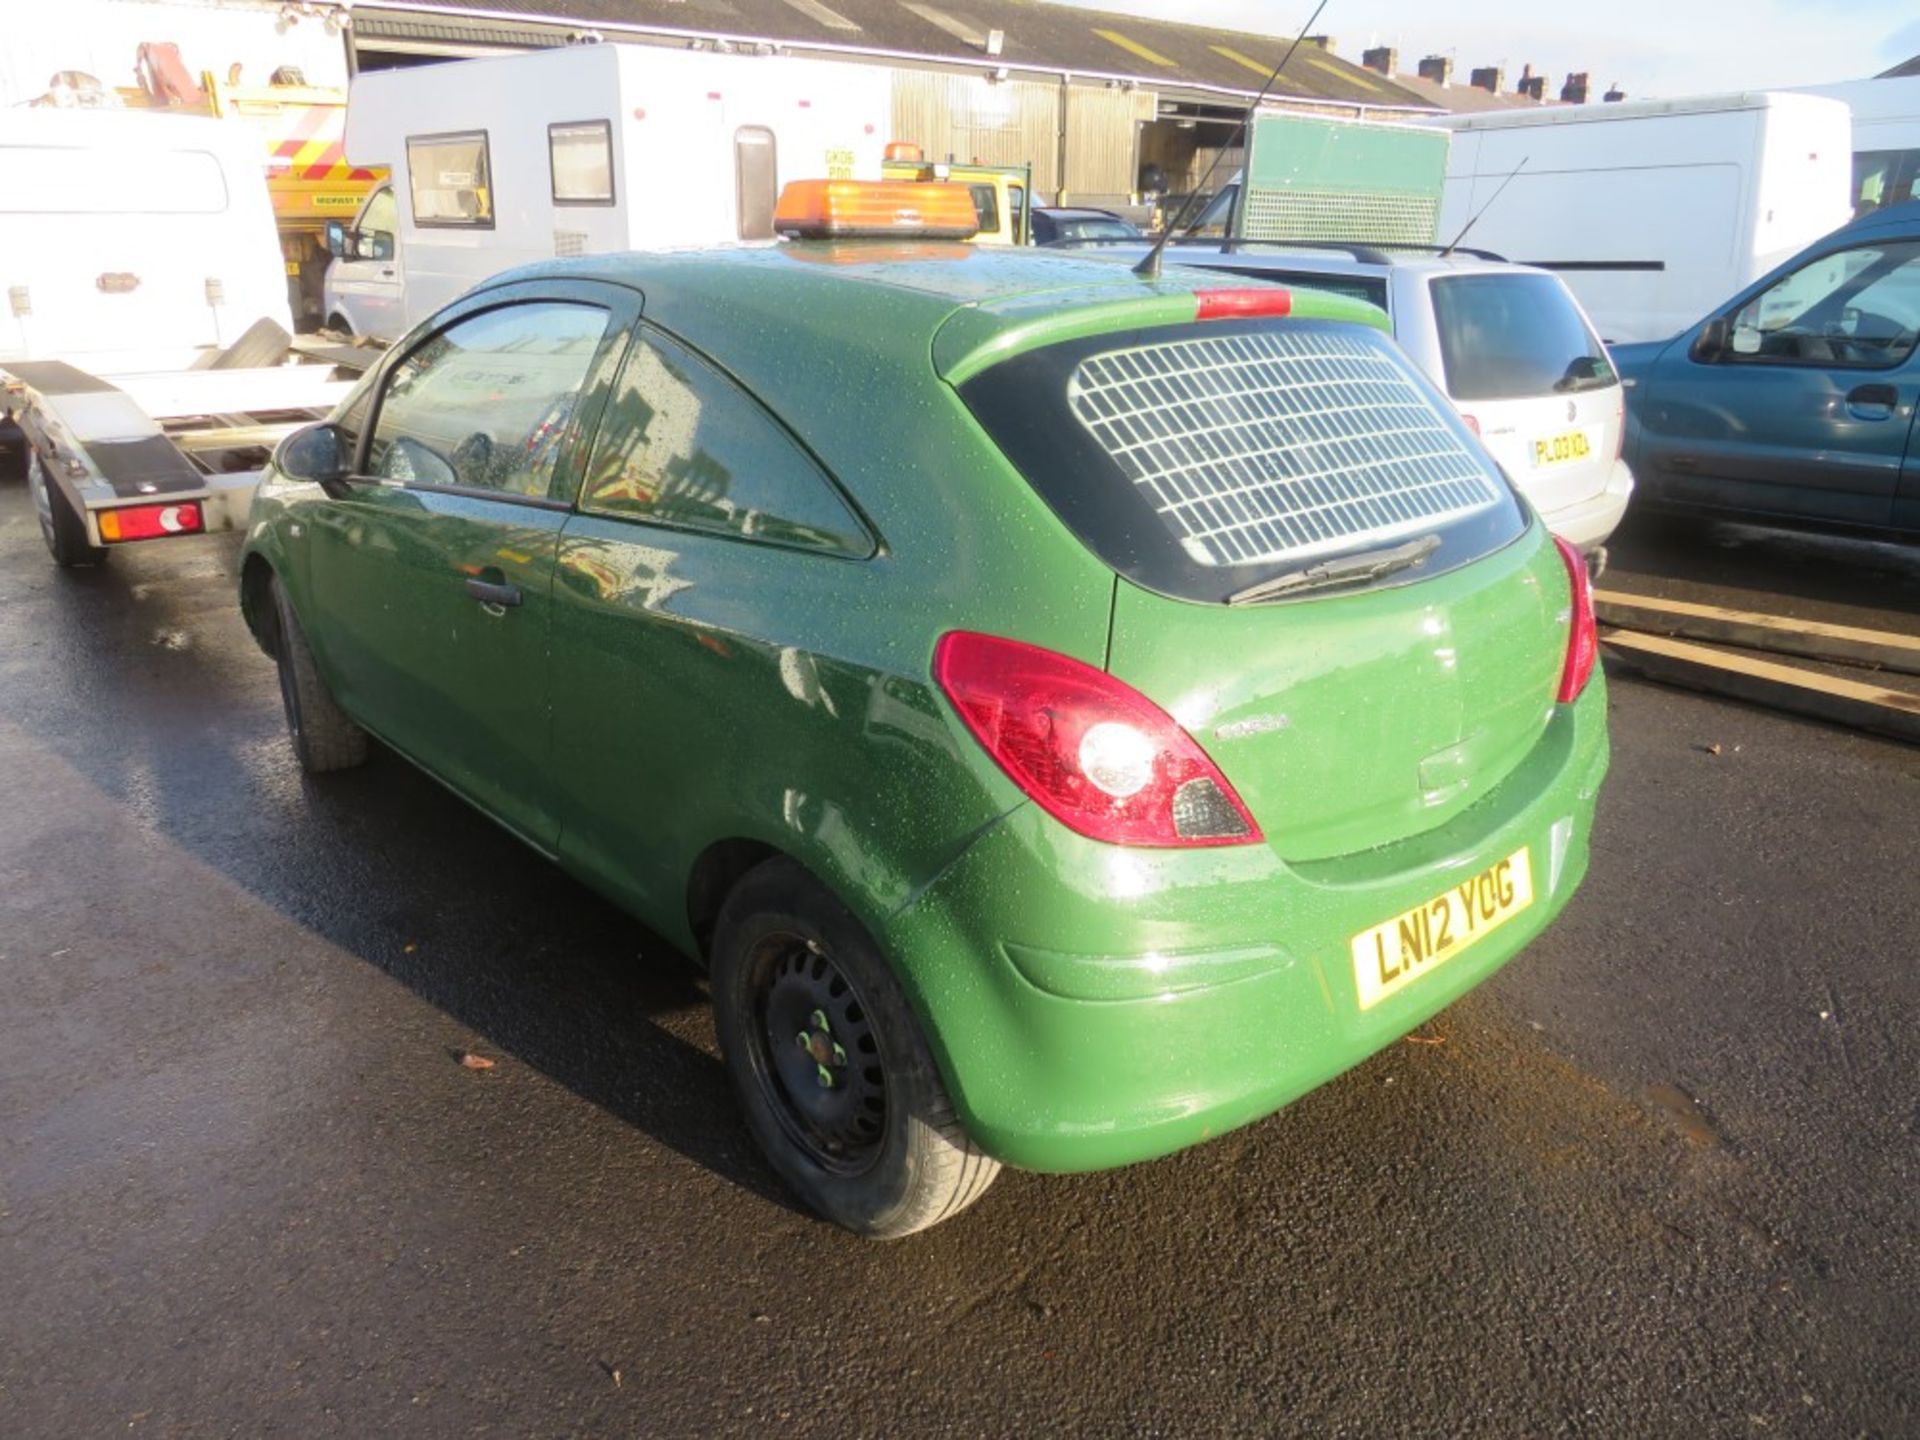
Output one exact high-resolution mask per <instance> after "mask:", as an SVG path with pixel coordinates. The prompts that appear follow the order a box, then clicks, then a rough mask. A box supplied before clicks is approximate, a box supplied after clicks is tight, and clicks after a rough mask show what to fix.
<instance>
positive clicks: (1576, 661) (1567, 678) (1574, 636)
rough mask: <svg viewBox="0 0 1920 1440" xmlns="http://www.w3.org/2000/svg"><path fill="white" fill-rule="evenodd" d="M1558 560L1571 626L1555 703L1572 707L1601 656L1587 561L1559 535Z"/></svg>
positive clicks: (1557, 545) (1555, 539)
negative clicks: (1563, 568)
mask: <svg viewBox="0 0 1920 1440" xmlns="http://www.w3.org/2000/svg"><path fill="white" fill-rule="evenodd" d="M1553 543H1554V546H1555V548H1557V549H1558V550H1559V551H1560V559H1561V561H1562V562H1563V563H1564V564H1565V565H1566V567H1567V584H1568V586H1569V588H1570V589H1571V591H1572V595H1571V602H1570V603H1571V608H1572V611H1573V615H1572V623H1571V624H1570V625H1569V626H1568V627H1567V663H1566V664H1565V665H1564V666H1563V667H1561V671H1560V689H1559V691H1558V692H1557V693H1556V694H1555V695H1554V697H1553V698H1554V699H1555V700H1556V701H1557V702H1558V703H1560V704H1562V705H1571V704H1572V703H1573V702H1574V701H1576V700H1578V699H1579V698H1580V692H1581V691H1582V690H1584V689H1586V688H1587V681H1588V680H1590V679H1592V678H1593V665H1594V661H1595V660H1596V659H1598V658H1599V655H1600V628H1599V626H1598V625H1597V624H1596V623H1595V621H1594V618H1593V585H1592V583H1591V582H1590V581H1589V580H1588V578H1587V559H1586V556H1584V555H1582V554H1581V553H1580V552H1579V551H1578V550H1576V549H1574V548H1573V546H1571V545H1569V544H1568V543H1567V542H1566V541H1564V540H1562V539H1561V538H1560V537H1559V536H1558V535H1556V536H1554V537H1553Z"/></svg>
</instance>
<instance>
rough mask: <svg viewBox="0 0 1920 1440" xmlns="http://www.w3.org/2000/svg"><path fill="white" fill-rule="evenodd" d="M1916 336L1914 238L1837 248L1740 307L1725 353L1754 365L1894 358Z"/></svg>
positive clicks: (1919, 312)
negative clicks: (1845, 248) (1727, 351)
mask: <svg viewBox="0 0 1920 1440" xmlns="http://www.w3.org/2000/svg"><path fill="white" fill-rule="evenodd" d="M1916 339H1920V241H1916V240H1893V241H1882V242H1880V243H1878V244H1875V245H1861V246H1856V247H1855V248H1853V249H1851V250H1838V251H1835V252H1834V253H1832V254H1830V255H1823V256H1821V257H1820V258H1819V259H1817V260H1813V261H1810V262H1808V263H1807V264H1805V265H1803V266H1801V267H1800V268H1799V269H1798V270H1796V271H1794V272H1793V273H1792V274H1791V275H1788V276H1786V277H1785V278H1783V279H1781V280H1778V281H1776V282H1775V283H1774V284H1772V285H1770V286H1768V287H1767V288H1766V289H1765V290H1763V291H1761V292H1760V294H1758V295H1756V296H1755V297H1754V298H1753V299H1751V300H1749V301H1748V302H1747V303H1746V304H1745V305H1743V306H1741V307H1740V309H1739V311H1738V312H1737V313H1736V314H1735V315H1734V316H1733V324H1732V344H1731V347H1730V351H1729V353H1728V354H1727V355H1726V357H1725V358H1726V359H1727V360H1730V361H1735V362H1745V363H1749V364H1751V363H1760V364H1767V363H1773V364H1801V365H1825V366H1849V367H1857V368H1863V369H1873V368H1884V367H1886V366H1890V365H1898V364H1899V363H1900V362H1901V361H1903V360H1905V359H1906V358H1907V357H1908V356H1909V355H1911V354H1912V353H1913V348H1914V342H1915V341H1916Z"/></svg>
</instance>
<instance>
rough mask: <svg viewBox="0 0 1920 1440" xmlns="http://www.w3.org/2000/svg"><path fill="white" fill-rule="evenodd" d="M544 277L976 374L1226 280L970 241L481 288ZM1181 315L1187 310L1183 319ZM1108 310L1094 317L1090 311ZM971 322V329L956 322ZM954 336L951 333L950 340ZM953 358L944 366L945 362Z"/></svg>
mask: <svg viewBox="0 0 1920 1440" xmlns="http://www.w3.org/2000/svg"><path fill="white" fill-rule="evenodd" d="M539 280H595V281H600V282H604V283H610V284H615V285H622V286H626V287H629V288H631V289H635V290H638V291H639V292H640V293H641V294H642V295H643V296H644V305H645V313H646V314H647V316H648V317H649V318H651V319H653V320H655V321H656V322H657V323H659V324H661V325H662V326H664V327H665V328H666V329H669V330H671V331H673V332H674V333H675V334H677V335H679V336H680V337H681V338H682V339H684V340H686V341H687V342H688V343H690V344H692V345H694V346H696V347H698V348H700V349H703V350H707V351H708V352H709V353H712V354H717V355H723V356H724V355H730V354H732V353H735V352H737V351H738V350H739V349H740V347H741V346H742V344H752V345H755V346H757V347H762V348H767V349H770V350H772V351H782V350H786V351H791V350H792V349H794V348H796V347H799V346H803V345H804V344H805V343H807V340H808V339H809V337H810V335H811V334H812V333H813V332H814V331H815V330H817V328H818V318H819V310H818V309H817V308H816V307H820V306H828V307H837V308H839V309H840V310H841V311H842V312H843V314H844V313H845V312H847V311H852V312H856V313H857V314H858V316H859V317H860V319H861V320H862V321H863V322H864V323H866V324H868V325H870V326H871V327H873V328H875V329H876V330H878V329H882V328H884V329H885V330H886V331H888V332H890V333H892V334H894V335H896V336H905V335H919V336H922V337H924V338H925V340H926V342H927V343H928V344H929V345H931V344H932V342H933V340H934V337H935V336H936V335H939V336H940V337H941V342H942V345H941V350H942V355H940V356H936V362H937V363H938V365H939V368H940V369H941V371H942V372H943V373H949V374H951V373H952V371H953V369H954V368H955V367H958V368H959V369H962V370H969V369H971V368H977V366H978V364H980V363H990V362H988V361H986V360H984V359H982V360H969V359H968V357H970V356H974V355H975V354H976V352H978V354H979V355H981V356H985V355H989V354H999V353H1004V352H1005V347H1006V345H1008V344H1010V343H1013V342H1012V341H1011V340H1010V339H1009V338H1008V337H1009V332H1016V331H1017V332H1020V333H1021V334H1022V335H1024V336H1027V337H1029V342H1028V343H1041V342H1038V341H1033V340H1031V337H1032V336H1034V335H1036V334H1037V333H1038V332H1039V330H1042V329H1047V328H1050V327H1051V326H1052V325H1053V324H1054V323H1055V322H1058V321H1060V320H1061V319H1062V318H1063V317H1070V318H1071V319H1072V321H1073V323H1074V324H1076V325H1080V326H1082V327H1084V326H1088V325H1091V326H1092V327H1093V328H1095V329H1100V328H1107V326H1108V325H1109V324H1110V325H1111V327H1112V328H1116V329H1117V328H1121V327H1122V326H1124V325H1126V324H1134V325H1140V324H1167V323H1173V322H1175V321H1176V320H1190V319H1191V318H1192V314H1193V312H1192V309H1191V308H1190V307H1191V301H1190V300H1189V299H1188V297H1190V296H1191V295H1192V294H1193V293H1194V292H1195V291H1197V290H1204V289H1217V288H1219V287H1220V285H1221V278H1220V276H1219V275H1218V274H1216V273H1214V272H1210V271H1206V270H1197V269H1183V268H1181V267H1178V266H1168V267H1167V268H1166V270H1165V271H1164V272H1163V273H1162V274H1161V276H1160V277H1159V278H1157V279H1154V280H1145V279H1142V278H1140V277H1139V276H1137V275H1135V274H1133V273H1132V271H1131V270H1129V269H1127V268H1125V267H1122V266H1118V265H1115V264H1113V263H1111V262H1110V261H1106V260H1101V259H1098V258H1094V257H1090V256H1086V255H1083V254H1079V253H1076V252H1074V251H1070V250H1068V251H1061V250H1050V249H1040V248H1033V247H1025V246H1021V247H1006V246H989V245H972V244H966V243H962V242H958V241H922V240H912V241H892V240H839V241H815V240H808V241H789V242H780V243H773V244H747V245H731V246H712V247H705V248H701V249H687V250H655V251H628V252H625V253H619V254H609V255H592V256H582V257H578V258H575V259H567V260H550V261H540V262H536V263H535V264H532V265H526V266H522V267H520V268H518V269H515V270H509V271H507V272H505V273H504V274H501V275H497V276H495V277H494V278H493V279H492V280H490V281H488V282H487V283H486V285H484V286H482V287H480V289H481V290H483V291H484V290H489V289H493V288H496V287H499V286H505V285H513V284H523V283H526V282H529V281H539ZM1183 304H1184V305H1185V306H1186V307H1187V308H1184V309H1182V306H1183ZM1094 311H1098V312H1103V313H1104V315H1105V317H1106V318H1105V319H1096V318H1094V317H1092V316H1090V315H1089V314H1088V312H1094ZM962 312H965V317H966V323H965V324H963V325H958V326H949V325H948V321H949V320H950V319H952V318H954V317H956V316H958V315H960V314H962ZM1293 313H1294V314H1295V315H1296V316H1298V317H1300V318H1303V319H1315V318H1318V319H1332V320H1344V321H1350V322H1357V323H1360V324H1365V325H1372V326H1375V327H1376V328H1379V327H1380V325H1381V324H1382V320H1383V317H1382V318H1381V319H1376V318H1375V317H1376V316H1377V315H1378V312H1377V311H1374V310H1373V307H1371V306H1368V305H1365V304H1364V303H1361V302H1358V301H1354V300H1351V299H1348V298H1346V297H1343V296H1338V295H1332V294H1321V293H1319V292H1314V293H1312V294H1306V293H1302V292H1299V291H1296V294H1295V299H1294V304H1293ZM943 331H944V332H946V333H944V334H943V333H942V332H943ZM943 357H944V358H943Z"/></svg>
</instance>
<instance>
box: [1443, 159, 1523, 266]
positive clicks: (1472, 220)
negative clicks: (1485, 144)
mask: <svg viewBox="0 0 1920 1440" xmlns="http://www.w3.org/2000/svg"><path fill="white" fill-rule="evenodd" d="M1532 158H1533V157H1532V156H1531V155H1522V156H1521V157H1520V163H1519V164H1518V165H1516V166H1514V167H1513V169H1511V170H1509V171H1508V172H1507V178H1506V179H1504V180H1502V181H1501V182H1500V189H1499V190H1495V191H1494V192H1493V193H1492V194H1491V195H1489V196H1487V203H1486V204H1484V205H1482V206H1481V207H1480V208H1479V209H1478V210H1476V211H1474V212H1473V214H1472V215H1471V216H1469V217H1468V219H1467V223H1466V224H1464V225H1462V226H1461V227H1460V233H1459V234H1458V235H1456V236H1454V237H1453V239H1451V240H1449V241H1448V242H1447V248H1446V249H1444V250H1442V251H1441V252H1440V258H1441V259H1442V260H1444V259H1446V258H1447V256H1449V255H1451V254H1452V253H1453V252H1454V251H1456V250H1458V249H1459V248H1460V242H1461V241H1462V240H1464V239H1466V238H1467V232H1468V231H1469V230H1471V229H1472V228H1473V227H1474V226H1476V225H1478V224H1479V223H1480V217H1481V216H1482V215H1484V214H1486V213H1487V211H1489V210H1491V209H1492V208H1493V202H1494V201H1496V200H1498V199H1499V198H1500V194H1501V191H1503V190H1505V189H1506V188H1507V186H1509V185H1511V184H1512V183H1513V177H1514V176H1516V175H1518V174H1519V173H1520V172H1521V171H1522V170H1524V169H1526V166H1527V161H1529V160H1531V159H1532Z"/></svg>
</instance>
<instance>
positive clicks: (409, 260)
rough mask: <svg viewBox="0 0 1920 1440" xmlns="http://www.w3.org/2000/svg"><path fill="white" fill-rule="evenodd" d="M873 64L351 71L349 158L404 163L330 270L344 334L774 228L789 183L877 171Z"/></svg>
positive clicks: (651, 55)
mask: <svg viewBox="0 0 1920 1440" xmlns="http://www.w3.org/2000/svg"><path fill="white" fill-rule="evenodd" d="M891 93H892V92H891V81H890V78H889V75H888V72H887V71H886V70H885V69H883V68H880V67H868V66H861V65H852V64H842V63H835V62H830V61H819V60H802V59H796V58H793V57H790V56H753V55H725V54H715V53H710V52H704V51H688V50H667V49H663V48H659V47H654V46H643V45H606V44H602V45H579V46H569V47H567V48H565V49H557V50H547V51H540V52H537V53H534V54H531V55H515V56H511V57H507V58H503V59H499V60H465V61H456V62H452V63H448V64H442V65H430V66H421V67H415V68H409V69H404V70H387V71H374V72H370V73H367V74H364V75H361V76H358V77H357V78H356V79H355V80H354V82H353V89H352V92H351V95H350V97H349V99H348V102H347V157H348V159H349V160H350V161H351V162H352V163H353V164H355V165H369V166H371V165H385V166H388V167H390V168H391V170H392V172H393V180H392V184H391V187H390V188H383V189H381V190H379V191H376V192H375V193H374V194H373V195H371V196H369V197H368V199H367V202H366V204H365V206H364V207H363V209H362V211H361V214H360V216H359V217H358V218H357V219H356V221H355V223H354V227H353V229H352V230H351V231H348V232H346V233H344V234H341V235H338V236H336V237H335V240H334V244H335V248H336V250H337V251H338V252H339V253H340V257H341V258H339V259H337V260H336V261H335V262H334V264H333V266H332V268H331V269H330V270H329V272H328V279H327V309H328V313H329V318H330V322H331V324H332V325H333V327H334V328H336V329H344V330H347V331H350V332H351V333H354V334H359V335H372V336H375V337H376V338H379V339H384V340H391V339H394V338H395V337H397V336H398V335H399V334H400V333H401V332H403V331H404V330H406V329H407V328H408V327H410V326H412V325H413V324H415V323H416V322H418V321H420V320H422V319H425V318H426V317H427V316H428V315H431V314H432V313H433V312H434V311H435V310H437V309H439V308H440V307H441V306H442V305H444V304H446V303H447V302H448V301H449V300H452V299H454V298H455V297H456V296H458V295H460V294H462V293H464V292H465V291H466V290H468V289H469V288H471V287H472V286H473V285H475V284H476V283H478V282H479V281H481V280H484V279H486V278H488V277H489V276H491V275H495V274H498V273H499V272H500V271H502V270H505V269H509V268H511V267H512V266H515V265H521V264H525V263H527V262H529V261H533V260H544V259H550V258H552V257H553V256H556V255H596V254H602V253H605V252H608V251H617V250H635V249H647V248H659V247H664V246H679V245H705V244H715V243H721V242H725V241H736V240H759V239H771V238H772V236H773V207H774V201H775V199H776V198H777V197H778V195H779V193H780V187H781V185H782V184H783V183H785V182H786V181H788V180H795V179H803V178H813V177H834V178H854V179H873V180H877V179H879V178H880V159H881V152H882V150H883V148H884V146H885V143H886V126H887V121H888V116H889V114H890V110H891Z"/></svg>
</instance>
